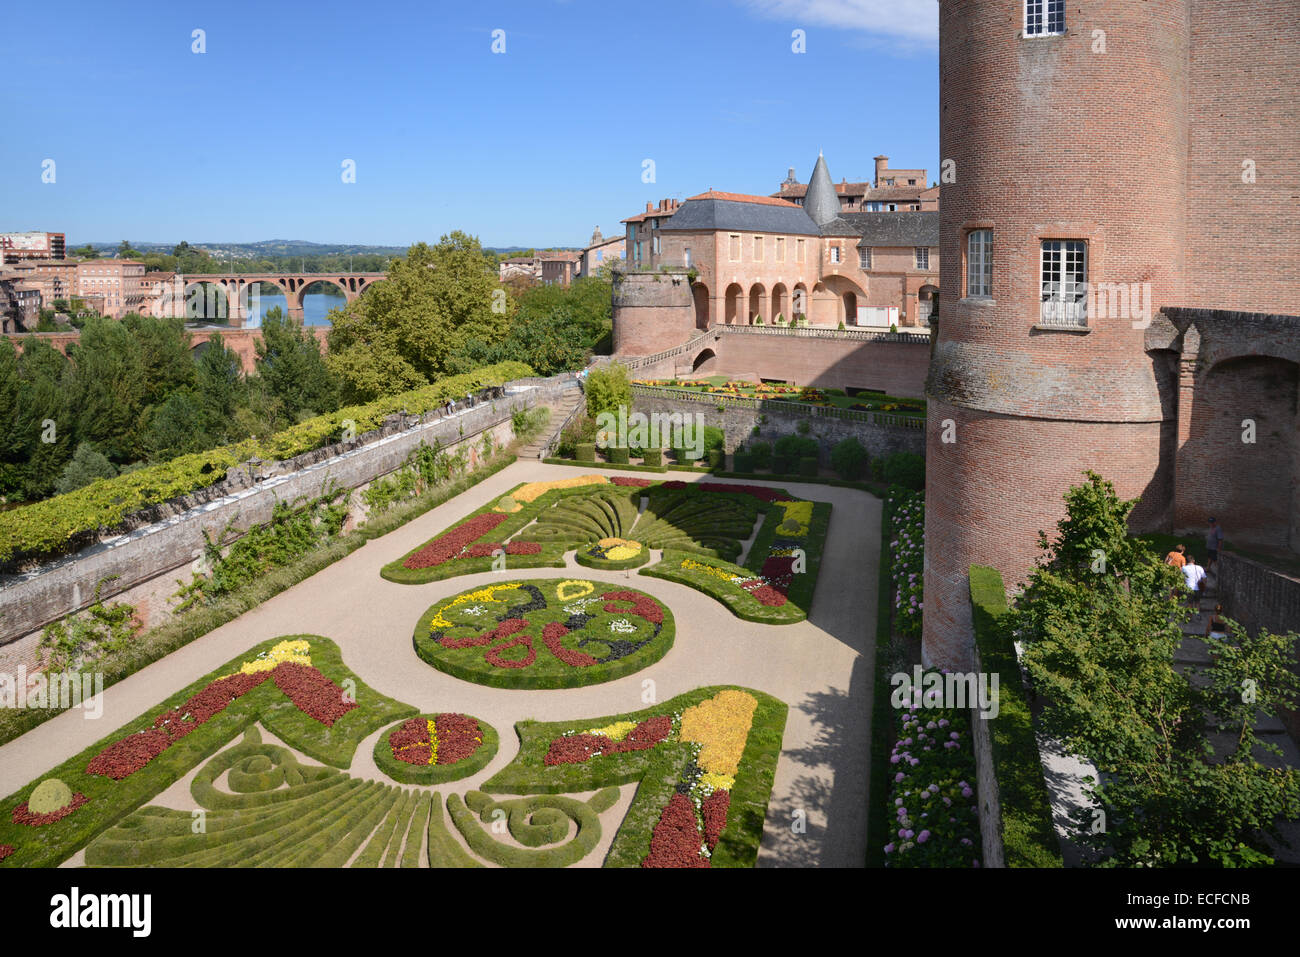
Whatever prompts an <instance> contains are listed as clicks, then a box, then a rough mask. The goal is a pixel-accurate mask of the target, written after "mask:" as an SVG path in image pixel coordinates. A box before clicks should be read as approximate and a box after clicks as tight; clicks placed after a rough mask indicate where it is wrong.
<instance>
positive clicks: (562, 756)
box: [542, 715, 673, 765]
mask: <svg viewBox="0 0 1300 957" xmlns="http://www.w3.org/2000/svg"><path fill="white" fill-rule="evenodd" d="M672 729H673V719H672V718H670V717H669V716H668V715H661V716H659V717H656V718H648V719H646V720H645V721H642V722H641V723H640V724H638V725H637V726H636V727H635V728H633V729H632V730H631V732H629V733H628V736H627V737H626V738H624V739H623V740H622V741H614V740H612V739H610V738H607V737H605V736H604V735H602V734H570V735H561V736H560V737H558V738H556V739H555V740H554V741H552V742H551V747H550V749H549V750H547V752H546V757H545V758H544V759H543V762H542V763H543V764H546V765H556V764H582V763H583V762H585V761H586V760H587V759H588V758H591V757H594V756H595V755H597V754H625V753H627V752H628V751H645V750H647V749H648V748H653V747H654V746H655V745H656V744H658V743H659V742H660V741H663V740H664V739H665V738H667V737H668V734H669V732H671V731H672Z"/></svg>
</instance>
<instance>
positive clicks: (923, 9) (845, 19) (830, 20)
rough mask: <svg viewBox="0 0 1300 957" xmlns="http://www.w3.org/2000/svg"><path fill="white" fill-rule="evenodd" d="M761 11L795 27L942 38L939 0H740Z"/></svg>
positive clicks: (917, 40)
mask: <svg viewBox="0 0 1300 957" xmlns="http://www.w3.org/2000/svg"><path fill="white" fill-rule="evenodd" d="M738 2H740V3H741V4H742V5H744V6H747V7H749V8H750V9H752V10H755V11H757V12H758V13H759V14H761V15H763V16H766V17H772V18H778V19H782V20H788V21H790V22H791V23H792V24H794V25H795V26H798V25H799V24H809V25H815V26H826V27H838V28H840V29H846V30H857V31H863V32H866V33H872V34H877V35H884V36H890V37H897V38H899V39H902V40H905V41H907V42H909V43H911V44H926V45H933V44H936V43H938V41H939V4H938V3H937V2H936V0H738Z"/></svg>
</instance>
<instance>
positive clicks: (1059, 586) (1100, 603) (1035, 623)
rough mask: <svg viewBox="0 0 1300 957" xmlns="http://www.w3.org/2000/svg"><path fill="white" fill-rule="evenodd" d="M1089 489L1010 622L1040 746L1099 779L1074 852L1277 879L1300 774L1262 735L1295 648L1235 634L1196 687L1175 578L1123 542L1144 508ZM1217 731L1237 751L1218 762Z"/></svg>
mask: <svg viewBox="0 0 1300 957" xmlns="http://www.w3.org/2000/svg"><path fill="white" fill-rule="evenodd" d="M1086 477H1087V481H1086V482H1085V483H1084V484H1083V485H1080V486H1076V487H1074V488H1072V489H1070V491H1069V492H1067V493H1066V496H1065V502H1066V511H1067V514H1066V517H1065V518H1064V519H1062V520H1061V521H1060V522H1059V523H1058V525H1057V532H1056V535H1055V537H1054V538H1053V539H1052V540H1051V541H1049V540H1048V538H1047V536H1046V534H1040V541H1039V546H1040V548H1041V549H1042V552H1043V554H1042V557H1041V558H1040V560H1039V562H1038V564H1037V567H1036V568H1035V570H1034V572H1033V574H1032V575H1031V577H1030V579H1029V581H1028V583H1027V584H1026V586H1025V588H1024V589H1023V591H1022V592H1021V594H1020V595H1019V596H1018V597H1017V598H1016V601H1015V603H1014V609H1013V611H1012V614H1011V615H1010V617H1009V626H1010V627H1011V628H1012V629H1013V633H1014V634H1015V635H1016V636H1017V638H1018V639H1019V640H1020V641H1022V642H1023V644H1024V649H1025V651H1024V655H1023V658H1022V660H1023V663H1024V665H1025V667H1026V670H1027V671H1028V673H1029V675H1030V677H1031V679H1032V680H1033V683H1034V686H1035V690H1036V691H1037V693H1038V694H1039V695H1040V696H1041V697H1042V699H1043V700H1044V701H1045V702H1046V705H1045V707H1044V709H1043V712H1042V716H1041V719H1040V721H1041V725H1042V728H1043V730H1044V731H1046V732H1047V733H1048V734H1050V735H1053V736H1055V737H1057V738H1059V739H1060V740H1061V741H1062V742H1063V743H1064V744H1065V746H1066V747H1067V748H1068V749H1070V750H1071V751H1073V752H1075V753H1078V754H1082V755H1084V756H1086V757H1087V758H1089V759H1090V760H1092V761H1093V762H1094V763H1095V764H1096V766H1097V768H1098V770H1099V771H1100V772H1101V773H1102V780H1101V781H1100V782H1093V783H1092V784H1091V786H1090V788H1089V792H1088V793H1089V795H1090V797H1091V798H1092V799H1093V801H1094V802H1095V803H1096V805H1097V806H1098V807H1099V808H1100V809H1101V810H1102V811H1103V812H1104V814H1105V817H1104V819H1099V818H1096V817H1094V816H1093V815H1092V813H1091V812H1089V813H1087V814H1086V820H1081V821H1080V824H1081V825H1084V826H1081V828H1080V839H1081V840H1082V841H1083V842H1084V843H1085V844H1091V845H1092V846H1094V848H1095V849H1096V850H1097V851H1098V853H1099V854H1101V855H1102V860H1103V862H1104V863H1106V864H1110V865H1124V866H1186V865H1189V864H1215V865H1220V866H1241V865H1255V864H1266V863H1271V856H1270V855H1269V853H1268V849H1267V845H1266V844H1265V843H1264V842H1263V841H1262V840H1261V835H1263V834H1267V833H1270V832H1272V833H1276V832H1275V822H1276V820H1277V819H1278V818H1279V817H1282V818H1287V819H1291V818H1294V817H1296V816H1297V815H1300V772H1297V771H1296V770H1294V769H1291V770H1287V771H1278V770H1275V769H1271V768H1268V767H1266V766H1265V765H1264V764H1262V763H1261V762H1260V761H1259V759H1258V757H1257V754H1258V753H1259V752H1260V751H1261V750H1268V749H1269V746H1265V745H1263V744H1261V742H1260V741H1259V739H1258V738H1257V737H1256V735H1255V733H1254V730H1253V722H1254V720H1255V718H1256V714H1257V712H1261V713H1263V714H1265V715H1273V714H1276V713H1277V712H1278V710H1279V709H1280V708H1282V707H1291V706H1293V704H1292V702H1293V701H1294V698H1295V695H1296V693H1297V679H1296V677H1295V676H1294V674H1292V673H1291V671H1290V670H1289V668H1288V667H1287V666H1288V663H1289V662H1290V661H1293V660H1294V649H1295V643H1296V641H1297V639H1298V636H1296V635H1295V634H1290V635H1288V636H1273V635H1269V634H1267V633H1265V634H1263V635H1261V636H1260V637H1259V638H1250V639H1245V640H1243V635H1242V633H1241V631H1240V629H1238V628H1236V627H1235V626H1234V627H1233V628H1232V629H1231V630H1232V632H1233V636H1232V637H1231V638H1230V639H1228V640H1226V641H1223V640H1218V639H1215V640H1213V641H1212V642H1211V644H1212V645H1213V646H1214V651H1215V652H1216V653H1215V654H1214V655H1213V656H1212V658H1213V663H1212V664H1211V665H1210V666H1209V667H1208V668H1206V669H1204V670H1203V672H1202V675H1203V678H1204V680H1203V681H1198V683H1197V684H1193V683H1192V681H1190V680H1189V678H1188V676H1187V675H1184V674H1180V673H1179V672H1178V671H1176V670H1175V668H1174V655H1175V652H1176V651H1177V649H1178V647H1179V645H1180V644H1181V642H1182V641H1183V633H1182V630H1181V628H1180V623H1181V622H1182V621H1184V620H1185V619H1186V616H1187V611H1186V609H1185V608H1184V607H1183V605H1182V603H1181V601H1179V599H1178V597H1177V592H1176V589H1177V586H1178V585H1179V583H1180V580H1181V576H1180V575H1179V574H1178V572H1177V570H1175V569H1174V568H1172V567H1171V566H1168V565H1165V564H1164V562H1163V561H1162V559H1161V558H1160V556H1159V555H1158V554H1156V553H1155V552H1153V551H1151V550H1149V549H1148V548H1146V547H1145V546H1143V545H1142V544H1141V543H1139V542H1137V541H1136V540H1134V539H1132V538H1130V537H1129V534H1128V527H1127V520H1128V516H1129V514H1130V512H1131V511H1132V509H1133V507H1134V505H1135V504H1136V501H1128V502H1124V501H1120V500H1119V498H1118V497H1117V496H1116V494H1115V489H1114V486H1113V485H1112V484H1111V483H1110V482H1107V481H1105V480H1103V479H1102V478H1101V477H1100V476H1099V475H1097V474H1095V473H1092V472H1088V473H1086ZM1198 685H1199V686H1198ZM1244 688H1249V689H1251V694H1250V695H1249V697H1248V698H1244V697H1243V689H1244ZM1222 730H1230V732H1231V734H1232V735H1235V736H1236V739H1235V741H1230V742H1229V744H1228V745H1227V747H1226V749H1224V748H1223V747H1222V742H1221V746H1220V755H1219V756H1218V757H1215V750H1214V748H1213V746H1212V745H1213V742H1212V739H1211V734H1212V733H1213V732H1216V731H1222ZM1098 820H1103V821H1104V827H1102V828H1096V827H1094V826H1091V825H1092V824H1094V823H1095V822H1096V821H1098Z"/></svg>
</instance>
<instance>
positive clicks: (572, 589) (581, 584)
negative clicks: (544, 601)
mask: <svg viewBox="0 0 1300 957" xmlns="http://www.w3.org/2000/svg"><path fill="white" fill-rule="evenodd" d="M595 590H596V583H595V582H588V581H580V580H579V579H576V578H570V579H568V580H567V581H562V582H560V583H559V584H558V585H556V586H555V597H556V598H558V599H560V601H573V600H574V599H575V598H585V597H586V596H587V595H590V594H591V593H592V592H594V591H595Z"/></svg>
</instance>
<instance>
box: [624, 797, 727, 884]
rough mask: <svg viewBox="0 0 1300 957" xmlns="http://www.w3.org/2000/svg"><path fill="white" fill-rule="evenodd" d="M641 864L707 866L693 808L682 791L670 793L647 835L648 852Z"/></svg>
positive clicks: (651, 865) (645, 865)
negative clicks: (652, 829)
mask: <svg viewBox="0 0 1300 957" xmlns="http://www.w3.org/2000/svg"><path fill="white" fill-rule="evenodd" d="M641 866H642V867H708V866H710V865H709V862H708V861H707V860H706V859H705V858H704V857H702V856H701V855H700V828H699V825H698V824H696V823H695V807H694V805H692V804H691V799H690V798H688V797H687V796H686V795H685V794H681V793H674V794H673V796H672V800H670V801H669V802H668V804H667V805H666V806H665V807H664V810H663V813H662V814H660V815H659V823H657V824H656V825H655V829H654V833H652V834H651V835H650V853H649V854H647V855H646V856H645V860H643V861H642V862H641Z"/></svg>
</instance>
